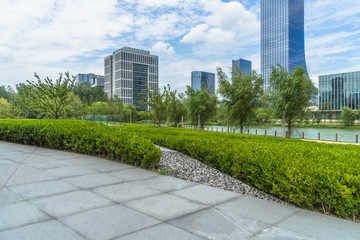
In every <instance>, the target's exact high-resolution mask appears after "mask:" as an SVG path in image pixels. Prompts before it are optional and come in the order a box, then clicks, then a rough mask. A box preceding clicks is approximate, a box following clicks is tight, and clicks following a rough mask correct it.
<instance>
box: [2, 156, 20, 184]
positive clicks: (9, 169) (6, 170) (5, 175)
mask: <svg viewBox="0 0 360 240" xmlns="http://www.w3.org/2000/svg"><path fill="white" fill-rule="evenodd" d="M18 166H19V164H18V163H15V162H13V163H10V164H1V165H0V185H3V184H5V182H6V181H8V179H9V177H10V176H11V175H12V174H13V173H14V171H15V169H16V168H17V167H18Z"/></svg>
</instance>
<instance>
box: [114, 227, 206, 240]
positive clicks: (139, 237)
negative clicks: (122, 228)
mask: <svg viewBox="0 0 360 240" xmlns="http://www.w3.org/2000/svg"><path fill="white" fill-rule="evenodd" d="M144 236H146V239H156V240H170V239H171V240H184V239H186V240H203V239H204V238H201V237H199V236H196V235H194V234H192V233H189V232H186V231H184V230H182V229H180V228H177V227H174V226H171V225H169V224H165V223H162V224H159V225H155V226H152V227H148V228H146V229H143V230H140V231H137V232H134V233H130V234H128V235H125V236H122V237H119V238H115V239H114V240H143V239H144Z"/></svg>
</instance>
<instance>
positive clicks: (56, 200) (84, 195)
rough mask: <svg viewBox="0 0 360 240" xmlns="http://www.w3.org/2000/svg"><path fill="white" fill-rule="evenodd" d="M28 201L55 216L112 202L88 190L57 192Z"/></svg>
mask: <svg viewBox="0 0 360 240" xmlns="http://www.w3.org/2000/svg"><path fill="white" fill-rule="evenodd" d="M30 201H31V202H32V203H33V204H34V205H36V206H37V207H39V208H40V209H42V210H43V211H44V212H47V213H48V214H50V215H52V216H54V217H56V218H58V217H63V216H67V215H70V214H75V213H79V212H83V211H86V210H90V209H94V208H99V207H103V206H107V205H111V204H112V202H110V201H109V200H107V199H105V198H102V197H99V196H96V195H94V194H93V193H91V192H88V191H76V192H69V193H63V194H57V195H52V196H49V197H43V198H36V199H30Z"/></svg>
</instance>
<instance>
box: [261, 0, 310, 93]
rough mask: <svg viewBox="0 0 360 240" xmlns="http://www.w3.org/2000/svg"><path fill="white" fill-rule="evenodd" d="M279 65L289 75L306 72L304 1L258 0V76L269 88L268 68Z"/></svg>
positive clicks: (269, 72)
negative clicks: (259, 47)
mask: <svg viewBox="0 0 360 240" xmlns="http://www.w3.org/2000/svg"><path fill="white" fill-rule="evenodd" d="M278 64H280V65H281V66H283V67H285V68H286V69H287V70H288V71H289V73H291V72H292V71H294V70H295V68H296V67H297V66H303V67H304V68H305V70H306V71H307V69H306V61H305V39H304V0H261V74H262V75H263V77H264V81H265V88H267V87H269V77H270V74H271V67H272V66H274V67H276V66H277V65H278Z"/></svg>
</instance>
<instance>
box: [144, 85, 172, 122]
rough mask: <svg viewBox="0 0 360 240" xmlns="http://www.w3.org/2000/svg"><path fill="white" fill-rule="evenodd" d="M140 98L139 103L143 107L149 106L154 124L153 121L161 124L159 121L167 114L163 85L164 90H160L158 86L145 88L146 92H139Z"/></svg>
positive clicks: (162, 120)
mask: <svg viewBox="0 0 360 240" xmlns="http://www.w3.org/2000/svg"><path fill="white" fill-rule="evenodd" d="M140 97H141V99H142V101H141V105H142V106H143V108H144V109H147V106H149V107H150V108H151V110H152V111H153V114H154V118H155V119H154V120H155V121H154V124H155V122H157V123H158V125H159V126H161V123H163V122H164V120H165V119H166V116H167V111H166V109H167V91H166V88H165V87H164V91H163V92H161V91H160V89H159V88H155V89H149V88H148V89H147V90H146V92H144V93H142V94H140Z"/></svg>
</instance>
